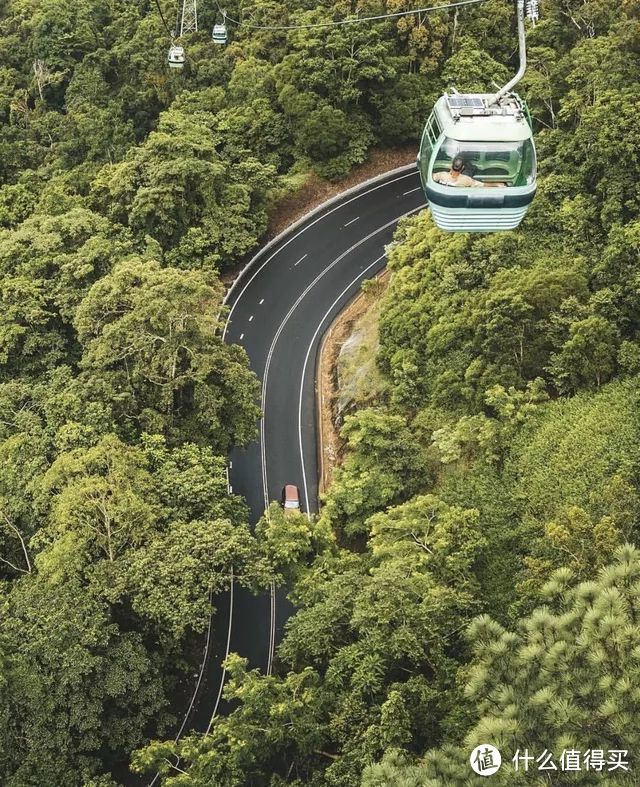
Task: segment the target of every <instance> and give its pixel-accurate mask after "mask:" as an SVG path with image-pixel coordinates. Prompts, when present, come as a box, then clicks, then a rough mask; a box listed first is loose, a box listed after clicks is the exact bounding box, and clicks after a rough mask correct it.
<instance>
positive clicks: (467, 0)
mask: <svg viewBox="0 0 640 787" xmlns="http://www.w3.org/2000/svg"><path fill="white" fill-rule="evenodd" d="M486 2H487V0H458V2H455V3H447V4H445V5H434V6H429V7H428V8H412V9H411V10H409V11H396V12H394V13H390V14H380V15H378V16H363V17H360V18H358V17H355V18H353V19H339V20H337V21H335V22H315V23H310V24H307V25H254V24H252V23H251V22H241V21H239V20H237V19H234V18H233V17H231V16H229V14H227V13H225V12H224V11H223V10H222V8H221V7H220V3H219V2H216V5H217V6H218V10H219V11H220V13H221V14H223V16H224V17H225V18H226V19H227V20H228V21H229V22H231V23H232V24H234V25H236V26H237V27H250V28H251V29H252V30H309V29H311V28H315V27H338V26H339V25H354V24H360V23H362V22H374V21H378V20H381V19H391V18H393V17H400V16H410V15H411V14H426V13H430V12H431V11H447V10H449V9H451V8H460V7H461V6H467V5H479V4H480V3H486Z"/></svg>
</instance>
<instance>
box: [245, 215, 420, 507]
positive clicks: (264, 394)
mask: <svg viewBox="0 0 640 787" xmlns="http://www.w3.org/2000/svg"><path fill="white" fill-rule="evenodd" d="M423 207H424V206H423V205H420V206H419V207H418V208H415V209H414V210H413V211H409V212H408V213H403V214H402V215H400V216H397V217H396V218H394V219H392V220H391V221H388V222H387V223H386V224H383V225H382V226H380V227H377V228H376V229H375V230H373V231H372V232H370V233H369V234H368V235H366V236H365V237H364V238H361V239H360V240H359V241H356V243H354V244H353V245H352V246H350V247H349V248H348V249H346V251H343V252H342V254H340V255H339V256H338V257H336V258H335V259H334V260H333V261H332V262H331V263H329V265H327V267H326V268H324V269H323V270H321V271H320V273H319V274H318V275H317V276H316V277H315V279H314V280H313V281H312V282H311V283H310V284H308V285H307V286H306V287H305V289H304V290H303V291H302V293H301V294H300V295H299V296H298V298H297V299H296V301H295V302H294V303H293V306H291V308H290V309H289V311H288V312H287V313H286V314H285V316H284V318H283V320H282V322H281V323H280V325H279V326H278V330H277V331H276V332H275V335H274V337H273V340H272V342H271V346H270V347H269V352H268V353H267V360H266V363H265V367H264V372H263V376H262V396H261V399H260V409H261V410H262V418H261V419H260V458H261V461H262V491H263V494H264V507H265V509H267V508H268V506H269V493H268V482H267V458H266V447H265V442H266V441H265V421H266V417H267V411H266V406H265V405H266V400H267V385H268V383H269V369H270V367H271V359H272V357H273V351H274V350H275V346H276V344H277V342H278V339H279V338H280V334H281V333H282V331H283V330H284V328H285V326H286V324H287V323H288V322H289V319H290V318H291V315H292V314H293V312H294V311H295V310H296V309H297V308H298V306H299V305H300V303H301V302H302V301H303V300H304V298H305V297H306V296H307V294H308V293H309V292H310V290H312V289H313V288H314V287H315V285H316V284H317V283H318V282H319V281H320V279H322V278H323V277H324V276H325V275H326V274H327V273H328V272H329V271H330V270H331V269H332V268H334V267H335V266H336V265H337V264H338V263H339V262H340V261H341V260H343V259H344V258H345V257H346V256H347V255H348V254H351V252H352V251H353V250H354V249H357V248H358V246H361V245H362V244H363V243H366V242H367V241H368V240H371V238H373V237H374V236H375V235H377V234H378V233H379V232H382V231H383V230H386V229H387V228H388V227H392V226H393V225H394V224H397V223H398V222H399V221H400V219H401V218H403V217H404V216H408V215H409V214H410V213H414V212H415V211H416V210H422V208H423ZM360 275H361V274H360ZM303 473H304V467H303ZM305 500H306V504H307V511H308V510H309V499H308V497H307V496H306V495H305Z"/></svg>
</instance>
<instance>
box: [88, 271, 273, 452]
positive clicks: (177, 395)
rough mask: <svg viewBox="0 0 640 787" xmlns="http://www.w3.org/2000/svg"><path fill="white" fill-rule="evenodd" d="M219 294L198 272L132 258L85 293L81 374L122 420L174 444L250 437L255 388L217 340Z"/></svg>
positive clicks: (240, 358)
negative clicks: (105, 392) (100, 383)
mask: <svg viewBox="0 0 640 787" xmlns="http://www.w3.org/2000/svg"><path fill="white" fill-rule="evenodd" d="M221 298H222V292H221V285H220V283H219V281H218V280H217V279H215V278H214V277H213V276H211V275H208V276H207V275H204V274H202V273H199V272H197V271H188V272H185V271H180V270H177V269H175V268H161V267H160V266H159V265H158V264H157V263H154V262H153V261H151V260H143V259H139V258H132V259H130V260H128V261H127V262H123V263H122V264H120V265H119V266H118V267H117V268H116V269H115V270H114V271H113V273H111V274H110V275H108V276H105V277H103V278H102V279H101V280H100V281H98V282H97V283H96V284H95V285H94V286H93V287H92V288H91V290H90V292H89V293H88V295H87V297H86V298H85V299H84V301H83V302H82V303H81V304H80V306H79V307H78V310H77V314H76V320H75V325H76V329H77V331H78V339H79V341H80V343H81V344H82V345H83V348H84V354H83V357H82V361H81V365H82V367H83V368H84V369H85V370H86V374H87V375H89V376H98V377H100V378H101V379H103V380H106V381H108V382H109V383H110V387H111V391H112V393H111V396H112V397H113V401H114V402H116V401H117V402H118V403H119V408H122V409H121V412H122V415H123V416H124V417H126V418H133V419H135V420H136V421H137V423H138V424H139V425H140V427H141V428H142V429H145V430H148V431H158V432H164V433H165V434H167V435H168V436H169V437H171V439H172V440H173V441H176V440H179V439H184V438H185V437H187V438H191V439H193V440H208V441H210V442H211V444H212V445H213V446H214V448H215V449H216V450H226V449H228V448H229V446H230V445H232V444H234V443H240V444H242V443H245V442H246V441H247V440H248V439H249V438H251V437H252V436H253V434H254V431H255V419H256V417H257V416H258V410H257V407H256V405H255V397H256V389H257V383H256V381H255V377H254V376H253V375H252V374H251V373H250V372H249V371H248V370H247V368H246V365H245V364H246V360H245V359H246V356H245V354H244V351H243V350H241V349H240V347H237V346H232V347H229V346H228V345H225V344H224V343H223V342H222V340H221V338H220V336H219V334H218V327H219V323H218V319H217V314H218V312H219V310H220V307H221Z"/></svg>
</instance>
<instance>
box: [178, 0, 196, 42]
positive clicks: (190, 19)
mask: <svg viewBox="0 0 640 787" xmlns="http://www.w3.org/2000/svg"><path fill="white" fill-rule="evenodd" d="M197 32H198V4H197V0H182V19H181V20H180V37H181V38H182V36H185V35H187V34H188V33H197Z"/></svg>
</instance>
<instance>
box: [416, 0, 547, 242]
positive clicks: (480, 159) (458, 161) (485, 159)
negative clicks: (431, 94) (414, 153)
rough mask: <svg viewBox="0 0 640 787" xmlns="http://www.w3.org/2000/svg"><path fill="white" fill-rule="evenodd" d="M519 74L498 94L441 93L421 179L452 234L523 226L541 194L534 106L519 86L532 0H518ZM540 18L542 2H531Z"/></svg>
mask: <svg viewBox="0 0 640 787" xmlns="http://www.w3.org/2000/svg"><path fill="white" fill-rule="evenodd" d="M516 11H517V15H518V45H519V53H520V67H519V69H518V73H517V74H516V75H515V76H514V77H513V79H511V80H510V81H509V82H508V83H507V84H506V85H505V86H504V87H502V88H500V89H499V90H498V92H497V93H467V94H462V93H458V92H457V91H453V92H452V93H445V94H444V95H443V96H441V97H440V98H439V99H438V101H437V102H436V105H435V107H434V109H433V112H432V113H431V115H430V117H429V120H428V121H427V124H426V126H425V129H424V132H423V134H422V140H421V142H420V152H419V153H418V166H419V169H420V179H421V181H422V187H423V189H424V193H425V196H426V198H427V200H428V201H429V206H430V208H431V213H432V216H433V219H434V221H435V223H436V224H437V225H438V227H440V229H443V230H449V231H451V232H496V231H497V230H511V229H515V228H516V227H517V226H518V225H519V224H520V222H521V221H522V219H523V218H524V216H525V214H526V212H527V209H528V207H529V205H530V204H531V202H532V201H533V198H534V196H535V193H536V152H535V148H534V144H533V131H532V128H531V120H530V117H529V112H528V110H527V107H526V104H525V103H524V102H523V101H522V99H521V98H520V97H519V96H518V95H517V94H516V93H513V92H511V91H512V89H513V87H514V85H516V84H517V83H518V82H519V81H520V79H521V78H522V76H523V75H524V72H525V69H526V65H527V52H526V43H525V30H524V0H517V4H516ZM527 14H528V16H529V18H530V19H531V20H532V21H534V22H535V20H536V19H537V18H538V8H537V3H536V2H535V0H529V2H528V5H527Z"/></svg>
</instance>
